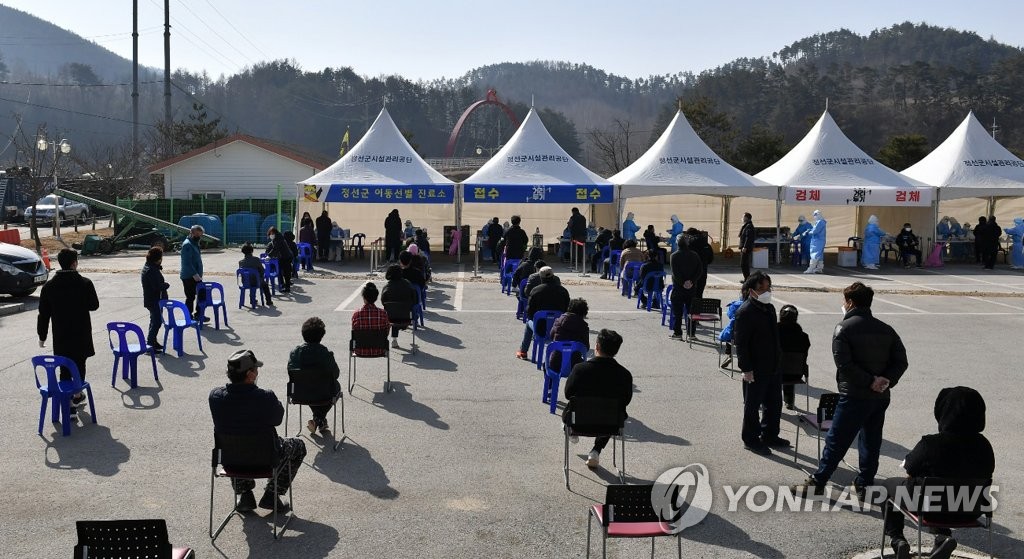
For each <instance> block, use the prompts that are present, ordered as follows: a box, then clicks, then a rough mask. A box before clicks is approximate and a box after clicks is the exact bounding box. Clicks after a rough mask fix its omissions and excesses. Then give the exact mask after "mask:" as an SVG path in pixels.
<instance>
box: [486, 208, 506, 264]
mask: <svg viewBox="0 0 1024 559" xmlns="http://www.w3.org/2000/svg"><path fill="white" fill-rule="evenodd" d="M484 233H485V234H486V235H487V248H488V249H490V251H491V264H497V263H498V242H499V241H501V237H502V236H503V235H504V234H505V229H504V228H502V226H501V223H500V222H499V221H498V218H497V217H495V218H493V219H491V222H490V223H489V224H487V230H486V231H484Z"/></svg>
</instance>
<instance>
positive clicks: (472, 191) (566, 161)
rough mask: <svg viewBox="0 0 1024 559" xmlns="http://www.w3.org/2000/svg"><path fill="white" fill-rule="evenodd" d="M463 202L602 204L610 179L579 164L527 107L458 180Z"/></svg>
mask: <svg viewBox="0 0 1024 559" xmlns="http://www.w3.org/2000/svg"><path fill="white" fill-rule="evenodd" d="M462 184H463V189H464V199H465V201H466V202H477V203H481V202H482V203H517V204H522V203H548V204H552V203H564V204H602V203H605V204H607V203H611V202H612V201H613V199H614V193H613V190H612V183H611V182H609V181H607V180H605V179H603V178H601V177H600V176H598V175H597V174H595V173H593V172H591V171H589V170H588V169H587V168H586V167H584V166H582V165H580V164H579V163H577V162H576V160H574V159H573V158H572V157H570V156H569V154H568V153H566V152H565V150H564V149H562V147H561V146H559V145H558V143H557V142H556V141H555V139H554V138H552V137H551V134H550V133H548V130H547V128H545V127H544V123H543V122H541V120H540V116H539V115H538V114H537V111H535V110H534V109H532V108H531V109H530V113H529V114H528V115H526V118H525V119H524V120H523V123H522V124H521V125H520V126H519V129H518V130H516V133H515V134H513V135H512V137H511V138H509V141H508V143H506V144H505V146H504V147H502V148H501V149H500V150H498V152H497V153H495V154H494V156H493V157H492V158H491V159H490V160H489V161H488V162H487V163H485V164H484V165H483V166H482V167H480V169H479V170H478V171H477V172H476V173H473V175H472V176H470V177H469V178H467V179H466V180H465V181H464V182H463V183H462Z"/></svg>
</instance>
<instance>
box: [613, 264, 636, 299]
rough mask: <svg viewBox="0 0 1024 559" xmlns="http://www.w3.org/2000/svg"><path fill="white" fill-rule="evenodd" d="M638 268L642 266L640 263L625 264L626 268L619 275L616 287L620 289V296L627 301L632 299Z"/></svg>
mask: <svg viewBox="0 0 1024 559" xmlns="http://www.w3.org/2000/svg"><path fill="white" fill-rule="evenodd" d="M640 266H643V263H641V262H627V263H626V267H625V268H623V269H622V273H621V274H619V281H618V282H617V283H616V286H618V287H621V288H622V294H623V295H625V296H626V298H627V299H632V298H633V284H634V283H636V280H637V277H636V276H637V275H638V274H639V273H640Z"/></svg>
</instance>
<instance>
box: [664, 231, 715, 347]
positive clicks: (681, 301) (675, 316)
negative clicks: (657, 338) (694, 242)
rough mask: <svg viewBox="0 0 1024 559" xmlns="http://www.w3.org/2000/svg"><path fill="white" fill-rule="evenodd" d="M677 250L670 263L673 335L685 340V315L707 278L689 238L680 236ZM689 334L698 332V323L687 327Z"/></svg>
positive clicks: (692, 321)
mask: <svg viewBox="0 0 1024 559" xmlns="http://www.w3.org/2000/svg"><path fill="white" fill-rule="evenodd" d="M677 247H678V248H677V250H676V251H675V252H673V253H672V256H671V258H670V262H671V264H672V296H671V300H672V335H671V338H672V339H674V340H681V339H683V313H684V312H685V311H686V309H688V308H689V307H690V305H692V304H693V299H694V295H695V294H696V292H697V287H698V285H700V284H701V283H702V280H701V278H702V277H704V278H706V277H707V272H706V271H705V270H704V263H703V262H701V260H700V256H698V255H697V253H696V252H694V251H692V250H690V242H689V238H688V237H687V236H686V235H679V242H678V245H677ZM687 330H688V332H687V333H688V334H689V335H690V336H692V335H693V334H694V333H695V332H696V331H697V322H696V321H694V320H691V321H690V323H689V324H688V326H687Z"/></svg>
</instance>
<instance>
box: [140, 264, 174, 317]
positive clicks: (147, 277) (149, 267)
mask: <svg viewBox="0 0 1024 559" xmlns="http://www.w3.org/2000/svg"><path fill="white" fill-rule="evenodd" d="M160 270H161V268H160V266H157V265H155V264H146V265H145V266H143V267H142V306H143V307H146V308H147V309H155V308H158V305H157V303H159V302H160V300H161V299H167V288H168V287H170V286H171V284H169V283H167V282H165V281H164V275H163V273H162V272H161V271H160Z"/></svg>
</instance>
